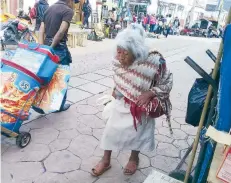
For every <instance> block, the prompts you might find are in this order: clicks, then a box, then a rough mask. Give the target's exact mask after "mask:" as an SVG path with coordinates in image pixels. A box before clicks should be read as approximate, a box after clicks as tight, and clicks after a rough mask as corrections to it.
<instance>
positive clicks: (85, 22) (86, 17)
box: [83, 14, 90, 27]
mask: <svg viewBox="0 0 231 183" xmlns="http://www.w3.org/2000/svg"><path fill="white" fill-rule="evenodd" d="M89 16H90V15H88V14H86V15H85V14H84V20H83V26H84V25H86V24H87V27H89V22H88V18H89Z"/></svg>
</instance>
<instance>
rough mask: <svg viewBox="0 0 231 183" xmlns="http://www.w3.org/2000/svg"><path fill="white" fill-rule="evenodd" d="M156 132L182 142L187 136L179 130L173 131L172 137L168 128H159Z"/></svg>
mask: <svg viewBox="0 0 231 183" xmlns="http://www.w3.org/2000/svg"><path fill="white" fill-rule="evenodd" d="M158 131H159V134H161V135H165V136H167V137H170V138H173V139H178V140H181V139H182V140H184V139H186V138H187V134H186V133H185V132H183V131H182V130H180V129H173V135H171V134H170V132H169V128H166V127H162V128H159V129H158Z"/></svg>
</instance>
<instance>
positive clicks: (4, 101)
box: [0, 42, 59, 148]
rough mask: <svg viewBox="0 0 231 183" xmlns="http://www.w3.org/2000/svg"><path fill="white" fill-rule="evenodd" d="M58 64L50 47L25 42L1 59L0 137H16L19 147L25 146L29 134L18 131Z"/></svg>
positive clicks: (56, 57)
mask: <svg viewBox="0 0 231 183" xmlns="http://www.w3.org/2000/svg"><path fill="white" fill-rule="evenodd" d="M6 54H7V53H6ZM58 62H59V57H58V56H56V55H55V54H54V52H53V49H52V48H51V47H49V46H45V45H39V44H36V43H27V42H23V43H19V46H18V48H17V50H16V51H15V53H14V54H11V55H10V56H3V58H2V59H1V62H0V63H1V72H0V77H1V83H0V103H1V105H0V116H1V118H0V121H1V134H2V135H5V136H7V137H15V138H17V139H16V144H17V145H18V146H19V147H21V148H24V147H26V146H27V145H28V144H29V142H30V139H31V135H30V133H28V132H20V131H19V129H20V127H21V125H22V123H23V121H25V120H27V119H28V118H29V116H30V113H29V110H30V108H31V106H32V105H33V102H34V100H35V98H36V95H37V93H38V91H39V89H40V88H41V86H42V85H45V84H48V83H49V82H50V81H51V79H52V77H53V74H54V72H55V71H56V69H57V67H58Z"/></svg>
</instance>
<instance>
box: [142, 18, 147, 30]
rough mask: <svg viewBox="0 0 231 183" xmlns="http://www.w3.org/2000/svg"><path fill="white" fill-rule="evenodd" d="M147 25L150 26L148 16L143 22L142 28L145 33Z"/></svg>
mask: <svg viewBox="0 0 231 183" xmlns="http://www.w3.org/2000/svg"><path fill="white" fill-rule="evenodd" d="M147 25H148V15H146V16H144V17H143V20H142V26H143V28H144V30H145V31H146V30H147Z"/></svg>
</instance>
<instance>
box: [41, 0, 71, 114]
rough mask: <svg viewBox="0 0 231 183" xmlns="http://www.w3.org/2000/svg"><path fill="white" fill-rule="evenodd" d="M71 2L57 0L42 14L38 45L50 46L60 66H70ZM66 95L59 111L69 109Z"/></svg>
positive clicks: (68, 0)
mask: <svg viewBox="0 0 231 183" xmlns="http://www.w3.org/2000/svg"><path fill="white" fill-rule="evenodd" d="M72 2H73V0H59V1H58V2H56V3H55V4H53V5H52V6H50V7H49V8H48V9H47V11H46V12H45V14H44V17H43V20H42V23H41V26H40V30H39V43H40V44H45V45H48V46H51V47H52V48H53V49H54V52H55V54H56V55H58V56H59V58H60V61H59V64H61V65H70V63H71V62H72V58H71V54H70V52H69V50H68V48H67V32H68V29H69V26H70V22H71V20H72V17H73V15H74V12H73V10H72V9H71V6H72ZM66 97H67V93H66V94H65V96H64V99H63V102H62V105H61V107H60V110H59V111H57V112H61V111H65V110H67V109H68V108H69V107H70V104H66V103H65V102H66Z"/></svg>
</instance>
